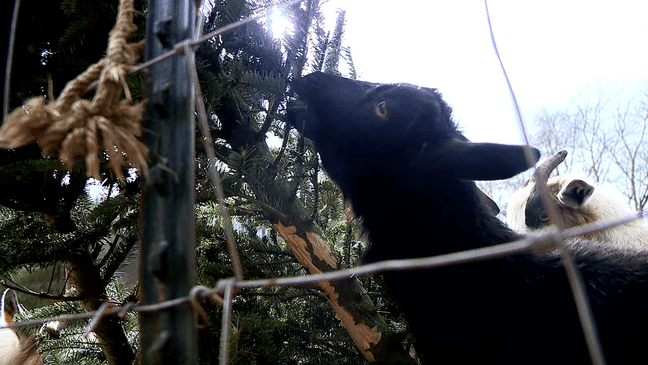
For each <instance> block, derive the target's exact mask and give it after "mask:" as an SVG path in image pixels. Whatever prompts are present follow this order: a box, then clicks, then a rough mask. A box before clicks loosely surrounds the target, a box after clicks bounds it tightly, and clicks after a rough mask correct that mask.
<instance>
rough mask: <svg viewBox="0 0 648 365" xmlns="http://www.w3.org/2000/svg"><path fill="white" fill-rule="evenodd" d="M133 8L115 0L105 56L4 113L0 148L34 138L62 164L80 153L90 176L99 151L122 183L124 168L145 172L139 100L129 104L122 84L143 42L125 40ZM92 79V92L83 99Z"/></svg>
mask: <svg viewBox="0 0 648 365" xmlns="http://www.w3.org/2000/svg"><path fill="white" fill-rule="evenodd" d="M134 13H135V8H134V4H133V0H121V3H120V6H119V14H118V16H117V22H116V23H115V26H114V27H113V29H112V30H111V31H110V34H109V41H108V50H107V54H106V57H104V58H103V59H101V60H100V61H99V62H97V63H95V64H93V65H91V66H90V67H88V69H87V70H85V71H84V72H83V73H81V74H80V75H79V76H77V77H76V78H75V79H74V80H72V81H70V82H68V83H67V84H66V85H65V88H64V89H63V91H62V92H61V94H60V95H59V98H58V99H57V100H49V101H47V100H46V99H45V98H44V97H37V98H33V99H31V100H29V101H28V102H26V103H25V104H24V105H23V106H22V107H19V108H17V109H16V110H14V111H13V112H12V113H11V114H9V115H8V116H7V119H6V120H5V123H4V125H3V126H2V128H0V147H3V148H17V147H20V146H24V145H26V144H29V143H33V142H38V144H39V145H40V147H41V150H42V152H43V155H45V156H50V157H58V158H59V159H60V160H61V161H63V163H64V164H65V166H66V168H68V169H72V168H73V165H74V161H75V159H76V157H84V158H85V166H86V171H87V175H88V176H89V177H94V178H96V179H99V178H100V174H99V172H100V161H99V157H100V153H102V152H103V153H105V154H106V155H107V156H108V163H109V165H110V168H111V169H112V170H113V171H114V173H115V175H116V176H117V178H118V179H119V180H120V181H121V182H122V183H123V182H124V177H123V171H124V169H126V168H129V167H133V168H136V169H138V170H140V172H142V173H143V174H147V171H148V167H147V166H148V165H147V159H148V148H147V147H146V146H145V145H144V143H142V141H141V140H140V138H141V137H142V124H141V122H142V120H143V119H144V108H145V105H144V102H139V103H133V100H132V96H131V93H130V90H129V88H128V85H127V83H126V76H127V75H128V71H129V70H130V69H131V68H132V67H133V65H134V64H135V62H137V60H138V59H139V56H140V54H141V53H142V50H143V46H144V41H141V42H137V43H128V42H127V38H128V37H129V36H130V35H131V34H132V33H133V32H134V31H135V30H136V29H137V27H136V26H135V25H134V24H133V14H134ZM93 82H98V86H97V91H96V93H95V94H94V96H93V98H92V99H91V100H88V99H84V98H83V95H84V94H85V93H86V92H87V91H88V90H89V89H90V86H91V84H92V83H93Z"/></svg>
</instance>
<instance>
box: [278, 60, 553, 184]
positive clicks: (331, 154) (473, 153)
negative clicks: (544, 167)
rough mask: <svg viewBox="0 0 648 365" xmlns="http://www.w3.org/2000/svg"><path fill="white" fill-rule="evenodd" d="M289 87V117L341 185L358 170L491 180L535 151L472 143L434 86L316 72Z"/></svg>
mask: <svg viewBox="0 0 648 365" xmlns="http://www.w3.org/2000/svg"><path fill="white" fill-rule="evenodd" d="M292 89H293V91H294V92H296V93H297V94H298V95H299V99H298V101H297V102H295V103H293V104H292V105H291V108H290V110H289V115H288V118H289V121H290V122H291V123H292V124H293V125H294V126H295V127H296V128H297V130H299V131H300V132H301V133H303V135H304V136H305V137H308V138H309V139H311V140H313V141H315V143H316V145H317V147H318V149H319V151H320V154H321V156H322V161H323V163H324V167H325V168H326V169H327V171H328V173H329V175H330V176H331V177H332V178H333V179H334V180H336V181H337V182H338V183H339V184H340V185H342V188H343V189H344V188H345V183H346V181H345V178H346V177H347V176H355V177H357V175H356V174H355V173H356V171H357V170H358V169H361V170H364V171H370V169H374V170H375V169H382V170H389V171H390V172H396V173H405V174H409V175H410V176H411V174H412V172H415V173H416V174H417V175H418V176H419V177H420V178H429V177H430V176H435V177H436V178H441V177H443V176H447V177H450V178H451V179H460V180H496V179H504V178H509V177H511V176H514V175H516V174H518V173H520V172H522V171H524V170H526V169H527V168H529V167H530V166H533V164H534V163H535V162H536V161H537V160H538V158H539V156H540V153H539V151H538V150H537V149H535V148H529V147H525V146H510V145H500V144H494V143H471V142H470V141H468V140H467V139H466V138H465V137H464V136H463V135H462V134H461V132H460V131H459V129H458V128H457V125H456V124H455V122H454V121H453V120H452V117H451V108H450V107H449V106H448V105H447V104H446V103H445V101H443V99H442V98H441V95H440V93H439V92H438V91H437V90H436V89H431V88H424V87H418V86H415V85H410V84H375V83H369V82H362V81H355V80H350V79H346V78H343V77H339V76H333V75H328V74H323V73H319V72H316V73H313V74H310V75H308V76H305V77H303V78H300V79H298V80H295V81H293V83H292ZM386 167H387V169H385V168H386ZM376 172H378V171H376ZM421 174H423V175H421ZM352 178H353V177H352ZM349 183H351V182H349Z"/></svg>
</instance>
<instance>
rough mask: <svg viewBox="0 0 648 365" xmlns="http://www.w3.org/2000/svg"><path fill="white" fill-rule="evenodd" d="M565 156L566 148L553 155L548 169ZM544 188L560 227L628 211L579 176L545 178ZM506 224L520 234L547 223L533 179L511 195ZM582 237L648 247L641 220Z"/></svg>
mask: <svg viewBox="0 0 648 365" xmlns="http://www.w3.org/2000/svg"><path fill="white" fill-rule="evenodd" d="M559 154H560V155H561V156H558V155H559ZM566 155H567V152H566V151H561V152H558V153H557V154H556V155H555V156H558V157H559V159H558V161H557V162H558V163H557V164H556V165H555V166H552V167H551V168H549V169H548V172H549V173H551V171H552V170H554V169H555V168H556V166H557V165H558V164H559V163H560V162H562V161H563V160H564V157H565V156H566ZM549 160H550V159H547V160H546V161H549ZM547 190H549V193H550V194H551V196H552V201H553V203H554V206H555V207H556V211H557V212H558V217H559V218H560V220H559V221H560V222H561V224H562V225H563V228H571V227H576V226H580V225H584V224H592V223H602V222H612V221H614V220H618V219H619V218H622V217H626V216H628V215H629V214H631V212H630V211H629V210H628V209H626V208H624V207H622V206H621V205H619V204H618V203H617V202H615V201H614V199H613V198H611V197H609V196H608V195H606V194H605V193H604V192H602V191H601V189H597V188H596V187H595V185H594V184H593V183H591V182H587V181H586V179H584V178H581V177H577V176H573V175H562V176H556V177H553V178H550V179H549V180H548V181H547ZM507 223H508V225H509V226H510V227H511V228H512V229H513V230H515V231H517V232H519V233H522V234H524V233H528V232H530V231H533V230H537V229H541V228H543V227H545V226H548V225H549V214H548V213H547V212H546V210H545V208H544V206H543V205H542V202H541V201H540V197H539V195H538V193H537V189H536V183H535V181H534V180H533V179H530V180H529V181H527V183H526V184H525V185H524V187H522V188H521V189H519V190H517V191H516V192H515V193H514V194H513V196H512V197H511V200H510V202H509V204H508V209H507ZM585 237H586V238H587V239H589V240H591V241H597V242H600V243H606V244H612V245H615V246H619V247H626V248H637V249H648V227H646V226H645V225H644V223H643V222H642V221H641V220H635V221H632V222H630V223H626V224H624V225H621V226H616V227H614V228H610V229H607V230H605V231H599V232H595V233H592V234H589V235H586V236H585Z"/></svg>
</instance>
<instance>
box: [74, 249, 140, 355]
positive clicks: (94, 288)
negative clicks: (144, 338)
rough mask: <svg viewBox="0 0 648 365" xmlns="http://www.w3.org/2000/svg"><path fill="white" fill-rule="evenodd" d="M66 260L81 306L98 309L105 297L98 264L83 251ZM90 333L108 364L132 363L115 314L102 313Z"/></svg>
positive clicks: (93, 309) (89, 310) (90, 310)
mask: <svg viewBox="0 0 648 365" xmlns="http://www.w3.org/2000/svg"><path fill="white" fill-rule="evenodd" d="M67 264H68V270H69V275H70V278H69V282H70V284H71V285H73V286H74V288H76V290H77V293H78V296H79V297H81V298H84V299H83V301H82V302H81V305H82V306H83V308H84V309H85V310H86V312H93V311H96V310H98V309H99V307H100V306H101V304H102V303H104V301H105V300H106V292H105V287H104V286H103V285H101V275H100V272H99V268H98V267H96V266H95V265H94V263H93V262H92V258H91V257H90V254H89V253H87V252H85V253H81V254H78V255H76V256H73V257H72V258H70V259H69V261H68V262H67ZM94 333H95V335H96V336H97V340H98V342H99V345H100V346H101V348H102V350H103V352H104V354H105V355H106V358H107V359H108V364H110V365H119V364H132V362H133V360H134V358H135V355H134V354H133V350H131V347H130V345H129V344H128V340H127V339H126V334H125V333H124V330H123V328H122V325H121V323H120V320H119V317H117V316H116V315H108V316H105V317H103V318H102V319H101V320H100V321H99V323H97V326H96V327H95V328H94Z"/></svg>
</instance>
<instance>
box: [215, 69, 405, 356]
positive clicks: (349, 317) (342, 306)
mask: <svg viewBox="0 0 648 365" xmlns="http://www.w3.org/2000/svg"><path fill="white" fill-rule="evenodd" d="M212 62H213V63H212V65H211V67H214V68H215V69H214V70H213V71H212V72H214V74H216V75H219V74H220V66H219V65H218V60H217V58H216V57H214V58H212ZM219 105H220V106H219V108H218V109H216V110H215V112H216V115H217V116H218V119H219V120H220V122H221V123H222V126H223V128H222V130H221V133H222V134H223V136H225V139H226V141H227V142H228V143H229V144H230V146H231V147H232V150H234V151H240V150H241V149H244V148H245V149H247V150H251V151H252V153H254V154H256V155H258V156H260V157H262V158H264V159H265V160H266V161H268V163H270V166H271V168H270V169H268V170H267V171H266V172H265V173H266V175H267V181H272V183H271V184H268V185H267V186H265V187H263V188H262V189H263V191H257V192H256V193H257V194H258V196H267V197H271V199H270V200H274V201H282V204H281V206H282V210H281V215H282V217H278V216H277V214H276V212H269V211H267V209H266V212H267V213H268V216H269V220H270V222H271V223H272V224H273V227H274V228H275V230H276V231H277V232H278V233H279V235H281V237H282V238H283V239H284V240H285V241H286V243H287V244H288V246H289V247H290V249H291V250H292V251H293V253H294V254H295V256H296V257H297V259H298V260H299V262H300V263H301V264H302V265H303V266H304V267H305V268H306V269H307V270H308V271H309V272H310V273H311V274H317V273H323V272H330V271H334V270H338V269H339V268H340V264H339V262H338V260H337V259H336V258H335V257H334V256H333V255H332V252H331V250H330V246H329V244H328V243H326V242H325V241H324V240H323V239H322V238H321V236H320V235H319V234H317V233H316V230H317V229H316V228H315V224H314V223H313V222H312V221H311V220H310V218H309V217H310V215H309V213H308V212H307V211H306V210H305V209H304V207H303V206H301V204H300V202H299V200H298V199H297V197H296V196H295V193H294V189H291V187H288V186H282V185H280V183H279V182H277V180H274V179H273V176H274V172H273V171H272V169H273V166H272V163H273V158H272V155H271V154H270V150H269V148H268V145H267V144H266V142H265V135H260V133H259V131H260V128H259V127H258V126H257V125H256V124H255V123H254V122H250V121H251V120H253V118H250V117H249V116H246V115H245V114H244V112H243V109H242V108H239V105H238V104H237V102H236V100H235V99H234V98H233V97H232V96H231V95H228V94H226V95H223V96H222V97H221V99H220V100H219ZM250 147H254V148H252V149H250ZM250 157H252V156H250ZM264 181H266V179H264ZM285 192H292V193H285ZM289 194H292V195H289ZM262 208H263V207H262ZM317 284H318V286H319V287H320V289H321V290H322V292H323V293H324V295H325V296H326V298H327V299H328V300H329V302H330V303H331V306H332V308H333V310H334V311H335V313H336V315H337V317H338V318H339V319H340V321H341V322H342V325H343V326H344V327H345V328H346V329H347V331H348V332H349V335H350V336H351V338H352V339H353V341H354V343H355V344H356V346H357V348H358V350H359V351H360V352H361V353H362V355H363V356H364V357H365V358H366V359H367V360H368V361H369V362H372V363H376V364H390V363H391V364H394V363H399V364H408V363H411V364H415V361H414V360H413V359H412V358H411V357H410V356H409V354H408V353H407V351H406V350H405V349H404V348H403V346H402V344H401V343H400V342H399V341H398V340H396V339H395V337H394V336H392V335H391V334H390V331H389V329H388V326H387V325H386V323H385V321H384V319H383V318H382V316H380V315H379V314H378V313H377V310H376V308H375V307H374V306H373V303H371V300H370V299H369V297H368V296H366V295H365V294H363V291H362V290H361V287H360V284H359V282H358V281H357V280H356V279H347V280H344V281H339V282H335V283H332V282H328V281H320V282H318V283H317Z"/></svg>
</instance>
